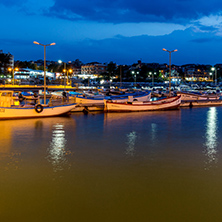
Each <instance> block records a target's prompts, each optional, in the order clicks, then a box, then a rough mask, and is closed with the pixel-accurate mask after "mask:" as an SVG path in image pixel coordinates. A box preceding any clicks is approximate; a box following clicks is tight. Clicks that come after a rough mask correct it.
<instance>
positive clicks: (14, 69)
mask: <svg viewBox="0 0 222 222" xmlns="http://www.w3.org/2000/svg"><path fill="white" fill-rule="evenodd" d="M18 70H19V68H11V67H9V68H8V71H9V72H11V71H12V78H13V80H12V84H13V85H14V84H15V71H18Z"/></svg>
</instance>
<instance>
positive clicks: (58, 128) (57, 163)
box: [47, 123, 67, 172]
mask: <svg viewBox="0 0 222 222" xmlns="http://www.w3.org/2000/svg"><path fill="white" fill-rule="evenodd" d="M66 144H67V141H66V139H65V130H64V125H63V124H59V123H58V124H55V125H53V127H52V141H51V143H50V147H49V149H48V153H49V155H48V156H47V159H48V160H49V162H51V163H52V165H53V170H54V171H55V172H57V171H61V170H63V165H64V164H65V163H66V161H67V160H66V152H67V151H66V149H67V147H66Z"/></svg>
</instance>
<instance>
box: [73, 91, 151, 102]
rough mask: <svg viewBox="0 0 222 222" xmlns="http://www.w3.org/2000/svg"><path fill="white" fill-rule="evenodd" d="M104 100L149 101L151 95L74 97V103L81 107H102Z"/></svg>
mask: <svg viewBox="0 0 222 222" xmlns="http://www.w3.org/2000/svg"><path fill="white" fill-rule="evenodd" d="M104 99H105V100H112V101H113V102H127V101H130V102H132V101H149V100H150V99H151V93H144V94H140V95H136V94H132V95H130V94H126V95H124V96H110V97H109V96H106V97H105V96H98V97H97V96H94V97H84V96H76V97H75V100H74V101H75V103H77V104H82V105H103V104H104Z"/></svg>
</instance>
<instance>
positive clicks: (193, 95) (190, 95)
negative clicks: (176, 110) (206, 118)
mask: <svg viewBox="0 0 222 222" xmlns="http://www.w3.org/2000/svg"><path fill="white" fill-rule="evenodd" d="M177 95H180V96H181V100H182V101H186V100H213V99H219V98H220V95H217V94H202V93H199V92H177Z"/></svg>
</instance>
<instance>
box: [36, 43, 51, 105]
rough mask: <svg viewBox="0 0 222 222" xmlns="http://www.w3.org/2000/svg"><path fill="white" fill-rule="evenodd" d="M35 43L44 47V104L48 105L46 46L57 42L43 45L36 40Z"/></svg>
mask: <svg viewBox="0 0 222 222" xmlns="http://www.w3.org/2000/svg"><path fill="white" fill-rule="evenodd" d="M33 43H34V44H36V45H41V46H43V47H44V105H46V46H51V45H55V43H54V42H53V43H50V44H46V45H43V44H41V43H39V42H36V41H34V42H33Z"/></svg>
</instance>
